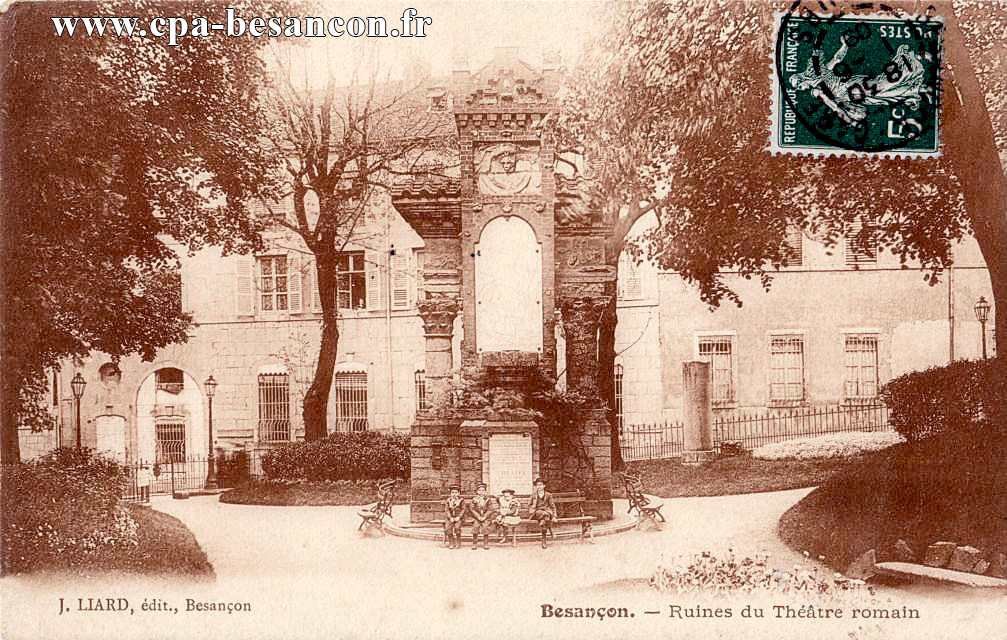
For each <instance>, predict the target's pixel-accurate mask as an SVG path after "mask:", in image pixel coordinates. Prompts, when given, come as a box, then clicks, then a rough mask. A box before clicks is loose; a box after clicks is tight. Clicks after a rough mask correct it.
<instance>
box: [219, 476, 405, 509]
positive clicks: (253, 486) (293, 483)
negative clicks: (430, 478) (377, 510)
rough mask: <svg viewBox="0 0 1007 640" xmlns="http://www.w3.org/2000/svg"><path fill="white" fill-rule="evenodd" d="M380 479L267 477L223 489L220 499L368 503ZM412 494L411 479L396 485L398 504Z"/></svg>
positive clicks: (285, 503) (374, 496)
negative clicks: (229, 489) (275, 478)
mask: <svg viewBox="0 0 1007 640" xmlns="http://www.w3.org/2000/svg"><path fill="white" fill-rule="evenodd" d="M377 485H378V481H376V480H328V481H321V482H312V481H308V480H267V481H253V482H248V483H246V484H243V485H241V486H239V487H237V488H235V489H233V490H231V491H228V492H226V493H222V494H221V495H220V501H221V502H226V503H228V504H261V505H272V506H299V507H302V506H321V505H342V506H345V505H366V504H370V503H372V502H374V501H375V500H376V499H377V496H378V486H377ZM408 496H409V481H408V480H404V481H402V482H400V483H398V484H397V485H396V488H395V498H396V504H402V501H403V500H405V499H406V498H408Z"/></svg>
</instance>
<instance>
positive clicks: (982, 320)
mask: <svg viewBox="0 0 1007 640" xmlns="http://www.w3.org/2000/svg"><path fill="white" fill-rule="evenodd" d="M973 309H975V312H976V320H978V321H979V324H980V325H982V331H983V360H985V359H986V321H987V320H988V319H989V317H990V303H988V302H986V298H985V297H984V296H979V302H977V303H976V306H975V307H973Z"/></svg>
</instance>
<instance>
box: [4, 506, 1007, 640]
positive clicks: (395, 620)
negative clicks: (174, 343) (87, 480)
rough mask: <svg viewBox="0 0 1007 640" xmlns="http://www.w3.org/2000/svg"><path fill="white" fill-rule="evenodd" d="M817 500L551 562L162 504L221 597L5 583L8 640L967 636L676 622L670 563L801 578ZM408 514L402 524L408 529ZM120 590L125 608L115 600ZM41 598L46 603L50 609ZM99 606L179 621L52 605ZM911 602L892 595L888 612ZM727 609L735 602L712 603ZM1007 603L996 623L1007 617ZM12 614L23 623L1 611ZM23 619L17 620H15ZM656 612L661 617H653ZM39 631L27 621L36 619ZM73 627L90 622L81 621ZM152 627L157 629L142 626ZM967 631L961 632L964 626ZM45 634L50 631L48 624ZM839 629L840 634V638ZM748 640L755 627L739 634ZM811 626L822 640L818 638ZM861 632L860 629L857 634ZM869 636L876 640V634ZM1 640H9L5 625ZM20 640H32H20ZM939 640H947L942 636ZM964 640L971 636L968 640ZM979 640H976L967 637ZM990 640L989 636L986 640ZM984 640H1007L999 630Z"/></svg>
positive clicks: (313, 517)
mask: <svg viewBox="0 0 1007 640" xmlns="http://www.w3.org/2000/svg"><path fill="white" fill-rule="evenodd" d="M808 491H809V490H808V489H801V490H794V491H782V492H775V493H763V494H749V495H742V496H723V497H712V498H679V499H673V500H665V501H664V502H665V506H664V509H663V512H664V513H665V514H666V515H667V516H668V519H669V522H668V523H667V524H666V525H665V526H664V528H663V530H661V531H630V532H628V533H624V534H619V535H613V536H604V537H599V538H597V539H596V542H595V544H593V545H592V544H582V543H579V542H563V543H556V544H554V545H552V546H551V547H550V548H549V549H547V550H543V549H540V548H538V547H537V546H533V545H523V546H519V547H517V548H511V547H507V546H505V547H493V548H491V549H489V550H488V551H484V550H478V551H471V550H470V549H468V548H467V547H466V548H463V549H460V550H448V549H444V548H442V547H440V546H438V545H436V544H433V543H430V542H425V541H419V540H411V539H405V538H397V537H393V536H385V537H370V536H368V537H365V536H362V535H361V534H359V533H358V532H357V531H356V527H357V523H358V522H359V519H358V518H357V516H356V513H355V511H356V509H355V508H353V507H261V506H246V505H230V504H223V503H220V502H218V501H217V499H216V498H215V497H210V496H201V497H193V498H189V499H188V500H172V499H170V498H155V499H154V502H153V506H154V508H156V509H159V510H162V511H164V512H165V513H169V514H171V515H174V516H175V517H177V518H179V519H181V520H182V521H183V522H185V524H186V525H187V526H188V527H189V528H190V529H191V530H192V532H193V533H194V534H195V536H196V538H197V539H198V540H199V542H200V544H201V545H202V547H203V549H204V550H205V551H206V553H207V555H208V556H209V559H210V562H211V563H212V564H213V566H214V569H215V571H216V574H217V581H216V582H215V583H212V584H193V585H181V584H160V585H158V584H156V583H155V584H153V586H152V583H151V581H149V580H128V581H126V580H119V581H116V583H115V584H114V586H112V587H110V586H108V585H101V586H88V587H86V588H85V587H83V586H81V585H79V584H74V585H67V586H65V587H60V588H59V589H56V588H54V587H53V586H52V585H51V584H37V583H36V584H32V583H30V582H24V581H21V582H12V581H10V580H9V579H8V580H5V581H3V582H2V583H0V584H2V585H3V586H4V587H10V586H16V587H17V588H16V589H10V588H7V589H5V591H6V592H7V593H5V605H13V606H14V607H19V606H20V607H24V608H26V609H29V610H31V609H38V610H39V611H40V612H39V613H37V614H35V615H36V616H38V617H39V619H41V620H42V623H43V626H41V627H40V626H38V625H36V626H35V627H34V628H33V629H32V631H33V632H30V633H26V634H24V635H23V636H22V635H20V634H16V633H14V634H11V633H7V634H6V635H4V637H74V638H78V637H111V635H113V634H114V635H115V636H116V637H144V638H161V637H178V638H188V637H195V636H196V635H203V634H204V633H208V632H216V633H218V637H224V638H232V637H234V638H237V637H240V638H242V639H244V638H280V637H282V638H322V637H324V638H344V637H345V638H371V637H373V638H441V637H451V638H455V637H464V638H469V637H472V638H481V637H501V638H504V639H509V638H526V637H528V638H533V637H534V638H538V637H543V638H544V637H548V638H567V637H569V638H578V639H580V638H585V637H592V638H594V637H613V638H617V637H618V638H622V637H671V636H674V637H675V638H689V637H697V638H699V637H703V638H706V637H741V636H745V637H767V638H770V637H772V638H779V637H808V636H809V635H816V634H817V635H818V636H819V637H822V638H825V637H832V634H831V633H830V632H831V631H835V632H836V634H837V635H836V636H835V637H842V638H846V639H847V640H849V638H857V639H859V638H873V637H878V638H881V637H885V638H887V637H901V635H902V633H901V632H906V633H905V635H906V637H913V638H926V637H934V638H943V637H953V636H951V635H942V634H940V633H936V632H935V629H936V630H937V631H940V630H941V629H946V628H949V627H945V626H943V625H944V624H947V625H953V626H955V627H956V628H959V629H960V628H961V623H960V622H947V623H942V624H941V625H939V626H937V627H935V626H934V624H933V620H934V618H933V616H932V615H931V617H930V619H929V620H926V621H922V622H921V621H916V620H913V621H908V622H900V623H899V624H898V625H897V626H893V624H894V623H893V622H891V621H885V622H884V623H883V624H878V623H874V622H871V623H869V624H864V623H856V624H855V623H853V622H844V623H843V624H841V625H839V626H838V627H837V626H831V627H830V626H828V624H825V623H819V622H808V621H804V620H801V621H786V622H784V623H782V624H784V626H783V627H781V626H780V624H781V623H780V622H778V621H752V620H747V621H743V620H741V619H739V618H738V616H739V612H740V609H741V606H743V604H744V602H738V603H736V604H735V605H733V606H734V607H735V609H734V617H733V618H732V619H730V620H726V619H710V620H695V619H672V618H671V617H670V614H669V607H670V606H671V605H673V604H679V605H681V606H683V607H688V606H691V605H695V604H698V603H700V602H701V600H700V599H698V598H697V597H682V596H678V597H676V596H673V595H670V594H659V593H657V592H656V591H654V590H652V589H650V588H649V587H646V585H645V584H644V583H643V581H644V580H645V579H646V578H647V577H649V576H650V574H652V573H653V571H654V570H655V568H656V567H657V566H658V565H659V564H660V563H661V562H662V561H670V560H671V559H673V558H674V557H677V556H680V555H692V554H696V553H699V552H702V551H711V552H713V553H723V552H725V551H726V550H727V549H728V548H733V549H734V550H735V552H736V553H737V554H740V555H748V554H754V553H756V552H758V551H766V552H768V553H770V554H771V560H770V564H772V565H773V566H775V567H779V568H788V569H789V568H792V567H793V565H795V564H798V563H801V562H802V560H803V558H802V557H801V556H800V554H798V553H796V552H794V551H791V550H790V549H787V548H786V547H785V546H784V545H783V543H782V542H780V541H779V539H778V538H777V537H776V522H777V521H778V519H779V517H780V515H781V514H782V513H783V512H784V511H785V510H786V509H788V508H789V507H790V506H791V505H793V504H794V503H795V502H797V501H798V500H800V499H801V498H802V497H803V496H804V495H806V494H807V493H808ZM404 509H405V508H404V507H400V508H399V510H398V511H396V513H395V515H396V517H400V518H401V517H404V515H405V512H404ZM109 589H113V590H114V592H115V593H112V592H110V591H108V590H109ZM39 592H42V593H41V594H40V593H39ZM91 593H94V594H95V596H101V597H105V594H106V593H108V594H109V595H115V594H116V593H119V594H122V596H123V597H127V598H129V600H130V602H131V604H132V605H133V606H135V607H136V608H137V609H139V607H140V603H141V602H142V601H143V599H144V598H148V599H149V598H159V599H160V600H161V601H169V602H170V603H171V605H172V606H173V607H178V608H179V609H180V611H179V613H178V614H171V613H168V614H157V615H154V614H142V615H141V613H140V612H139V611H137V612H136V615H134V616H126V617H123V616H114V615H110V614H105V615H104V616H101V615H98V614H87V618H86V619H87V621H88V623H89V624H88V625H87V626H85V627H80V626H69V622H68V619H70V618H71V617H72V616H71V614H66V615H64V616H59V617H57V616H55V615H53V614H54V611H55V600H54V598H55V597H60V596H64V595H65V597H67V598H77V597H86V596H89V595H90V594H91ZM891 593H894V594H895V595H896V596H899V595H900V592H893V591H891V590H889V596H887V598H885V597H883V598H882V599H881V600H879V601H881V602H886V603H887V604H885V605H884V606H885V607H889V606H890V605H891V606H894V605H899V606H901V605H902V604H903V603H901V602H896V601H893V600H892V597H891V595H890V594H891ZM187 598H189V599H192V600H193V601H194V602H248V603H250V605H251V608H252V611H251V612H250V613H232V614H228V613H216V612H210V613H199V612H192V611H189V612H186V611H185V610H184V609H185V605H186V599H187ZM914 598H915V599H916V600H919V601H921V602H924V603H928V602H929V604H927V605H926V606H928V607H930V609H929V610H928V611H927V613H928V614H933V612H935V611H936V612H937V613H939V614H942V615H943V614H949V613H950V614H953V615H954V616H958V615H959V613H962V614H964V612H965V611H966V610H969V611H971V608H970V607H972V604H970V603H971V602H972V601H971V600H970V601H969V604H967V606H965V605H963V606H962V607H955V608H950V607H947V606H945V605H943V604H941V603H940V602H939V601H938V603H937V604H934V601H933V600H932V599H928V597H926V596H924V597H919V598H916V597H915V596H914ZM545 604H551V605H553V606H557V607H626V609H627V610H628V611H629V612H631V613H632V614H633V615H634V617H633V618H627V619H610V620H605V621H599V620H597V619H593V620H569V619H559V618H555V617H547V618H543V617H542V605H545ZM713 604H714V605H715V606H725V602H724V601H720V602H715V603H713ZM1003 605H1004V601H1003V600H1000V601H999V603H998V607H999V608H998V609H995V611H999V612H1002V611H1003ZM5 609H7V610H8V611H9V610H12V609H10V608H8V607H7V606H5ZM50 609H51V611H50ZM13 610H18V609H13ZM648 610H657V611H661V612H662V613H660V614H653V615H649V614H646V613H644V612H645V611H648ZM26 615H28V616H29V617H28V618H25V621H27V620H30V619H32V618H31V617H30V616H31V615H32V614H31V613H27V614H26ZM76 615H77V616H78V617H77V618H74V619H75V620H81V619H83V618H81V617H80V616H83V615H85V614H76ZM968 615H969V616H970V617H969V620H971V621H972V623H973V624H988V623H989V622H990V620H991V619H994V618H992V617H991V615H992V614H984V613H969V614H968ZM143 616H145V617H143ZM955 620H957V617H956V618H955ZM46 621H48V622H49V624H48V625H44V623H45V622H46ZM829 624H832V623H829ZM739 625H747V626H746V628H745V629H744V630H743V631H742V630H741V627H739ZM808 625H811V626H808ZM851 625H852V626H851ZM872 625H873V626H872ZM5 627H7V628H6V629H5V632H10V631H11V629H12V628H11V627H10V625H9V624H8V621H7V620H5ZM22 630H23V629H22ZM934 633H936V635H934ZM957 637H965V636H957ZM969 637H971V636H969ZM977 637H978V636H977ZM984 637H987V638H998V637H1001V636H998V635H997V632H996V631H995V628H994V630H993V631H991V633H990V634H986V635H984ZM1004 637H1007V636H1004Z"/></svg>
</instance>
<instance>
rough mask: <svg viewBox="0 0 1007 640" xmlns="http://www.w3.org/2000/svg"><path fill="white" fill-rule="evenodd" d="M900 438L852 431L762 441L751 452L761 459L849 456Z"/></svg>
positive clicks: (880, 446)
mask: <svg viewBox="0 0 1007 640" xmlns="http://www.w3.org/2000/svg"><path fill="white" fill-rule="evenodd" d="M900 442H905V440H903V438H902V437H901V436H899V434H897V433H895V432H893V431H850V432H846V433H830V434H827V435H824V436H816V437H814V438H794V439H793V440H786V441H784V442H774V443H771V444H766V445H762V446H761V447H758V448H757V449H755V450H753V451H752V456H754V457H756V458H761V459H762V460H783V459H793V460H806V459H809V458H848V457H850V456H856V455H860V454H861V453H864V452H865V451H877V450H879V449H885V448H888V447H890V446H892V445H895V444H899V443H900Z"/></svg>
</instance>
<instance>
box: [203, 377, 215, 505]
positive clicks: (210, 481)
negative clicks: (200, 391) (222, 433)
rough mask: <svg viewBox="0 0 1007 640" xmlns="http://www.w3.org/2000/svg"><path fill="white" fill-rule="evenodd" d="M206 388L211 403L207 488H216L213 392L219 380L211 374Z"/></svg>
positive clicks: (205, 385)
mask: <svg viewBox="0 0 1007 640" xmlns="http://www.w3.org/2000/svg"><path fill="white" fill-rule="evenodd" d="M203 386H204V387H205V388H206V399H207V402H208V404H209V409H210V410H209V427H210V428H209V432H208V435H207V448H208V450H209V452H210V455H209V456H208V457H207V459H206V489H207V490H216V488H217V469H216V465H215V464H214V462H215V461H214V459H213V394H214V393H216V392H217V381H216V380H214V379H213V376H210V377H209V378H207V379H206V382H204V383H203Z"/></svg>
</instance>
